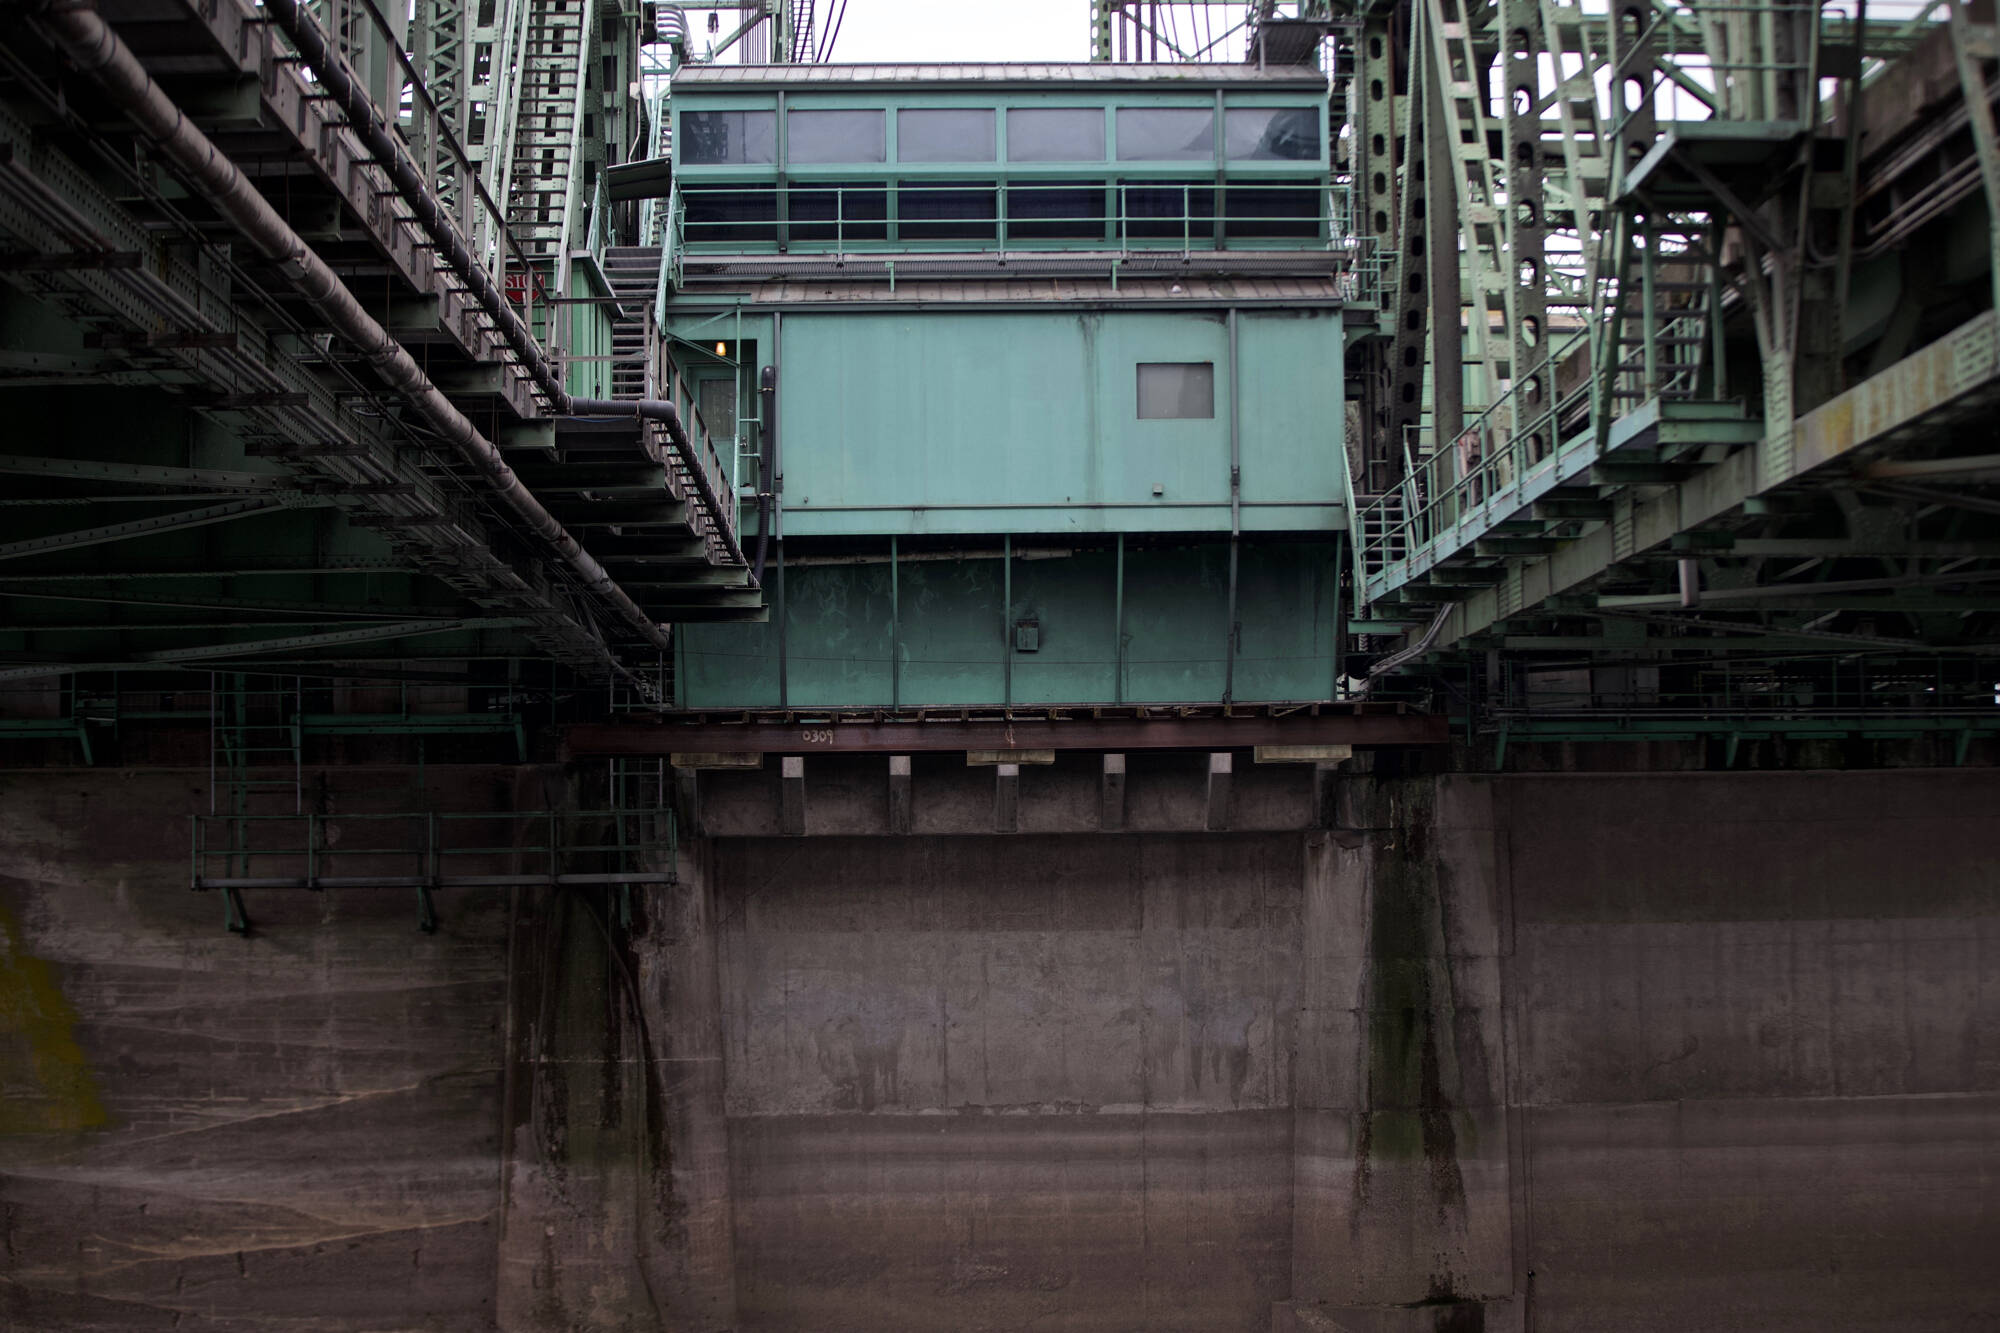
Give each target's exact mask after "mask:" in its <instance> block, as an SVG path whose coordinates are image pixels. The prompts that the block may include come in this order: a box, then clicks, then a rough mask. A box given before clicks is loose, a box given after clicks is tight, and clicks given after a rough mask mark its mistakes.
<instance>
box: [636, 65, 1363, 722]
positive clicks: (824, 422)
mask: <svg viewBox="0 0 2000 1333" xmlns="http://www.w3.org/2000/svg"><path fill="white" fill-rule="evenodd" d="M1326 104H1327V89H1326V84H1325V76H1324V75H1322V74H1320V73H1318V72H1317V71H1313V70H1302V69H1298V68H1287V69H1283V70H1271V71H1264V70H1258V69H1256V68H1254V67H1248V66H1172V67H1118V66H1104V65H1093V66H1040V67H1019V66H1014V67H972V66H967V67H955V66H938V67H922V68H909V67H898V68H874V67H866V66H855V67H818V68H814V69H811V70H809V71H806V70H797V69H792V70H786V69H783V68H780V67H726V68H725V67H716V68H701V69H691V70H686V71H683V72H682V73H681V74H680V75H678V76H677V77H676V81H675V83H674V86H673V89H672V97H671V105H672V108H673V118H674V119H673V126H674V136H673V142H674V143H675V144H676V145H677V146H678V147H677V151H676V161H675V164H674V171H675V176H674V185H673V194H672V196H671V198H670V199H669V200H668V202H667V212H666V214H665V217H664V221H663V230H664V231H665V233H666V235H665V236H664V237H663V239H664V241H665V243H666V247H667V256H668V258H667V277H666V279H665V281H663V283H662V288H663V291H664V293H665V296H664V299H663V302H662V305H661V319H662V323H663V324H664V325H665V327H666V328H667V329H668V330H669V332H670V333H671V334H673V335H674V336H675V337H676V339H677V340H678V346H677V353H676V354H677V356H678V357H679V358H680V361H681V363H682V365H683V367H684V368H685V370H686V373H687V375H688V378H689V379H690V381H692V383H691V385H690V386H689V387H690V389H691V390H692V392H691V394H690V396H691V397H692V398H693V400H694V401H696V402H697V403H699V404H700V406H701V411H702V415H703V417H704V419H705V424H706V425H707V427H708V428H709V431H710V433H711V434H712V435H714V436H715V437H716V438H718V439H722V440H733V441H734V449H735V452H734V458H735V462H736V481H737V483H738V492H739V495H740V497H741V498H742V502H743V505H744V531H745V533H746V542H748V543H752V544H756V543H758V542H759V539H760V538H764V539H765V540H764V541H763V546H764V549H765V566H766V568H765V574H764V583H765V586H766V588H767V590H768V591H769V601H770V605H771V608H772V610H771V617H770V619H769V620H768V621H767V622H763V623H740V624H716V625H693V626H687V627H685V628H684V629H683V630H682V632H681V634H680V636H679V640H678V648H677V651H676V681H677V691H678V695H679V702H680V703H681V705H682V706H684V707H691V708H710V707H713V708H731V707H802V708H832V707H861V706H879V707H902V708H912V707H926V706H938V707H947V706H971V705H981V706H990V705H1006V704H1014V705H1022V706H1029V705H1035V706H1040V705H1058V704H1089V703H1146V702H1208V703H1213V702H1216V701H1220V700H1228V701H1234V702H1259V701H1298V700H1311V699H1324V698H1329V697H1331V696H1332V695H1333V693H1334V692H1335V682H1336V678H1337V674H1338V669H1339V659H1340V641H1341V630H1342V620H1341V605H1340V598H1341V593H1340V587H1339V585H1340V579H1339V577H1338V571H1339V570H1340V569H1341V567H1342V562H1343V560H1344V559H1345V556H1344V552H1343V539H1344V534H1345V532H1346V528H1347V508H1348V505H1347V502H1348V488H1347V481H1346V476H1345V464H1344V461H1343V460H1344V457H1345V454H1344V450H1343V438H1342V429H1343V422H1344V412H1345V400H1346V390H1345V376H1344V373H1343V365H1342V349H1343V345H1344V341H1345V337H1346V330H1347V328H1348V327H1349V325H1350V323H1351V322H1353V321H1355V320H1366V321H1368V322H1369V323H1370V324H1372V321H1373V319H1374V312H1373V310H1372V309H1367V308H1364V307H1363V306H1362V305H1361V303H1360V302H1357V301H1356V300H1355V299H1354V296H1355V288H1354V274H1353V272H1352V265H1351V258H1352V256H1351V254H1350V252H1349V250H1348V249H1347V247H1346V231H1345V219H1344V210H1343V208H1342V199H1341V198H1340V196H1339V195H1337V194H1336V193H1335V191H1334V190H1333V188H1332V187H1331V184H1330V172H1329V163H1328V152H1329V144H1328V142H1327V133H1326Z"/></svg>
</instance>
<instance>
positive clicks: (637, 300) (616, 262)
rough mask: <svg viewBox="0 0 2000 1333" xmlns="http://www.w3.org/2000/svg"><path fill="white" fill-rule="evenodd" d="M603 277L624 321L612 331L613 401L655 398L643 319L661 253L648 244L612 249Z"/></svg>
mask: <svg viewBox="0 0 2000 1333" xmlns="http://www.w3.org/2000/svg"><path fill="white" fill-rule="evenodd" d="M604 276H605V277H607V278H609V279H610V280H611V290H612V293H613V294H614V295H616V296H617V298H618V306H619V309H620V310H622V311H623V312H624V318H623V319H621V320H619V321H618V322H617V323H616V324H614V325H613V326H612V329H611V354H612V356H614V357H615V358H617V359H616V360H614V361H613V362H612V363H611V395H612V397H614V398H645V397H651V396H655V395H653V393H652V392H651V386H649V385H648V384H647V364H648V362H649V360H650V356H651V350H652V349H651V348H649V347H647V346H646V316H647V314H648V313H649V312H650V311H651V310H652V308H653V301H654V299H655V298H656V296H657V295H658V293H659V285H660V250H659V247H658V246H651V245H622V246H612V247H611V248H609V249H607V250H606V251H605V252H604Z"/></svg>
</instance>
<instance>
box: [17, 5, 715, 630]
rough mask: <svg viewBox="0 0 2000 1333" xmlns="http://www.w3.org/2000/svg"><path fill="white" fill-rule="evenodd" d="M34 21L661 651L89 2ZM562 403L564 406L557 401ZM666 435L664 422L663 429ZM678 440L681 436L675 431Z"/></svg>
mask: <svg viewBox="0 0 2000 1333" xmlns="http://www.w3.org/2000/svg"><path fill="white" fill-rule="evenodd" d="M37 20H38V22H39V24H40V26H41V28H42V30H43V31H44V32H46V33H47V34H48V35H49V37H50V38H51V39H52V40H53V41H54V42H55V44H56V45H57V47H59V48H60V49H61V50H62V52H63V53H64V54H65V55H67V56H68V57H69V58H70V60H71V61H72V62H73V63H74V64H75V65H76V66H77V68H78V69H80V70H81V71H82V72H83V73H85V74H86V75H88V76H89V77H90V78H91V79H92V80H93V81H94V82H95V83H96V84H97V85H98V86H99V87H100V88H101V89H103V91H104V92H105V94H106V95H107V96H108V97H109V98H110V99H111V100H112V101H113V102H114V103H116V104H117V105H118V106H119V107H120V108H121V109H122V110H123V111H124V112H125V113H126V114H127V115H129V116H130V117H131V118H132V121H133V123H134V124H135V125H137V126H138V128H139V129H140V130H141V131H142V132H143V133H144V134H145V135H146V136H147V137H148V138H150V139H151V140H153V142H154V143H155V145H156V146H157V147H158V148H159V150H160V151H161V152H162V153H163V154H164V155H165V156H166V157H167V159H168V160H169V161H171V162H173V163H174V165H175V166H177V167H178V168H180V170H181V171H182V172H183V173H184V174H185V175H186V177H187V179H188V181H189V183H190V184H192V185H194V186H195V187H196V188H197V189H198V190H200V191H201V193H202V194H203V195H204V196H205V197H206V198H207V199H208V200H209V202H210V203H211V204H213V205H214V206H215V208H216V209H217V210H218V211H220V212H221V213H222V214H223V216H224V217H226V218H228V219H229V220H230V221H231V222H232V223H234V224H235V226H236V227H237V229H238V230H239V231H241V232H242V234H243V236H244V237H245V238H246V239H247V240H248V241H249V242H250V243H251V244H252V245H253V246H255V247H256V249H257V250H258V252H259V253H261V254H262V255H263V256H264V257H265V258H266V259H268V260H270V261H271V262H272V263H274V264H276V265H278V267H279V269H280V271H281V272H283V273H284V274H285V275H286V276H287V277H288V278H289V279H290V280H291V281H292V283H293V285H294V286H295V287H296V289H297V290H298V291H299V293H300V294H301V295H302V296H304V297H305V298H306V300H307V301H308V302H309V303H310V304H311V305H312V307H313V309H314V310H315V311H316V312H317V313H318V314H319V316H320V317H321V318H322V319H324V320H326V322H327V323H328V325H329V326H331V327H332V328H333V330H334V331H335V332H336V333H338V334H339V335H340V337H341V338H342V339H344V340H345V341H347V342H348V343H350V344H351V345H352V346H353V347H354V348H355V350H357V351H358V352H359V353H360V354H361V356H362V359H363V360H365V361H366V362H367V363H368V365H369V366H370V367H371V368H372V369H373V370H374V371H375V373H376V374H377V375H379V376H380V377H381V379H382V381H383V382H384V383H385V384H387V385H389V386H390V387H391V388H392V389H394V390H395V391H396V392H397V393H399V394H400V395H402V397H403V398H404V399H405V400H406V401H407V402H408V403H410V405H411V406H412V407H414V408H415V409H416V410H417V411H418V412H419V413H420V414H421V415H422V416H423V418H424V420H425V421H426V422H428V423H429V424H430V426H431V428H432V429H433V430H435V431H436V432H437V433H438V435H439V436H440V437H442V439H443V440H444V441H445V443H446V444H447V445H448V446H449V447H450V448H451V450H452V451H453V452H454V453H456V454H457V455H458V456H459V457H460V458H461V459H462V460H464V461H465V462H466V463H467V464H469V465H470V466H471V467H472V468H473V469H474V470H475V471H477V472H478V473H479V475H480V476H481V477H482V478H483V479H484V481H485V482H486V485H487V486H488V488H489V489H490V490H491V491H492V493H493V494H494V496H495V497H496V498H497V499H498V500H499V501H500V502H501V503H502V504H504V505H505V506H506V507H507V508H508V509H509V510H510V511H512V513H513V515H514V516H515V517H516V518H518V519H519V520H520V522H521V524H522V526H523V527H524V528H525V529H526V531H527V533H528V534H529V535H530V536H531V537H533V538H535V539H536V540H538V541H540V542H541V543H543V544H544V545H545V546H547V547H548V548H549V549H550V550H551V551H552V552H554V554H555V555H556V556H557V557H558V558H559V559H560V560H561V561H562V563H563V564H565V565H567V566H568V567H569V568H570V569H571V570H572V571H573V572H574V573H575V574H576V576H577V577H578V578H579V579H580V580H581V581H582V582H583V583H584V585H585V586H586V587H588V588H589V589H590V590H591V591H592V592H593V593H595V594H597V595H598V596H599V597H601V598H603V599H604V600H605V601H606V602H608V603H610V605H611V606H612V607H613V608H614V609H615V610H616V611H617V612H618V614H619V615H620V616H621V617H622V618H623V619H624V620H625V621H626V622H627V623H628V624H629V625H631V627H632V628H633V629H635V630H636V631H638V633H639V635H640V637H641V638H643V639H644V640H645V641H646V642H647V643H649V644H651V645H652V646H653V647H656V648H665V647H667V646H668V642H669V640H668V637H667V632H666V630H665V628H664V627H662V626H661V625H659V624H658V623H657V622H655V621H654V620H653V619H652V618H651V617H649V616H648V615H647V614H646V613H645V612H644V611H643V610H641V609H640V607H639V606H638V604H637V603H635V602H634V601H633V600H632V599H631V597H630V596H628V595H627V594H626V592H625V590H624V589H623V588H620V587H619V586H618V584H617V583H616V582H615V581H614V580H613V579H612V578H611V576H610V575H609V574H607V573H606V572H605V570H604V567H603V566H602V565H600V564H598V563H597V561H596V560H595V559H593V558H592V557H591V555H590V553H589V552H587V551H585V550H584V549H583V547H582V546H581V545H580V544H579V543H578V542H577V540H576V538H574V537H572V536H571V535H570V533H569V531H568V529H566V528H564V527H563V525H562V524H561V523H560V522H558V521H557V520H556V519H555V517H554V516H553V515H551V514H550V513H549V512H548V510H546V509H544V508H543V507H542V505H541V502H540V501H538V500H537V499H535V497H534V494H533V493H532V492H530V491H529V490H528V488H527V487H526V486H525V485H523V484H522V483H521V479H520V478H519V477H517V476H515V475H514V472H513V470H512V469H511V468H509V467H508V466H507V464H506V462H505V460H503V459H502V458H501V456H500V451H499V450H498V449H497V448H495V447H494V445H493V443H492V441H490V440H488V439H487V438H486V437H485V436H483V435H481V434H480V433H479V431H478V429H477V428H476V427H474V426H473V424H472V423H471V422H470V421H469V420H467V419H466V417H465V416H464V415H463V414H462V413H460V412H459V410H458V409H457V408H455V407H453V406H452V404H451V401H450V400H449V399H447V398H446V397H445V396H444V394H443V393H441V392H440V391H439V390H438V387H437V386H436V385H435V384H433V383H431V381H430V379H429V378H428V377H427V376H425V374H424V373H423V371H422V369H421V368H419V367H418V365H417V363H416V361H415V360H414V359H412V358H411V356H410V354H409V353H408V352H407V351H405V350H404V349H403V346H402V344H401V343H399V342H397V341H396V340H395V339H394V338H392V337H390V336H389V333H388V331H387V330H386V329H384V328H383V327H382V326H381V325H380V324H378V323H377V322H376V321H375V320H374V318H373V317H371V316H370V315H369V314H368V312H367V311H366V310H364V309H362V307H361V303H360V302H359V301H357V300H355V298H354V295H353V293H351V292H350V291H348V289H347V286H346V284H345V283H343V282H341V280H340V278H339V276H338V275H337V274H335V273H334V271H333V270H332V269H331V268H329V267H328V266H327V265H326V262H325V261H324V260H322V259H321V258H320V257H319V256H318V255H317V254H316V253H314V251H313V250H312V248H311V247H310V246H308V245H307V244H306V243H305V241H304V240H303V239H302V238H301V237H300V236H299V235H298V233H297V232H294V231H293V230H292V229H291V227H290V226H289V225H288V224H287V223H286V222H285V220H284V219H283V218H282V217H280V216H278V213H277V210H275V209H274V208H272V207H271V205H270V204H269V203H267V202H266V201H265V199H264V196H263V195H261V194H259V193H258V192H257V189H256V187H255V186H253V185H252V184H251V183H250V181H249V179H248V178H247V177H245V176H244V175H243V173H242V172H240V171H238V170H237V169H236V166H235V164H234V163H232V162H231V161H230V160H229V159H228V158H227V157H226V156H224V155H223V153H222V151H221V150H220V149H219V148H217V147H216V146H215V144H214V143H213V142H212V141H211V140H210V139H209V138H208V137H207V136H206V135H204V134H203V133H202V132H201V131H200V130H199V129H197V128H195V126H194V125H193V124H192V123H191V122H190V121H189V120H188V119H187V117H186V116H184V115H183V114H182V113H181V110H180V108H179V107H178V106H176V105H175V104H174V102H173V100H172V99H171V98H169V97H168V96H167V95H166V94H165V93H164V92H162V91H161V89H160V87H159V85H158V84H156V83H154V82H153V79H152V76H151V75H149V74H148V73H147V72H146V69H145V66H143V65H142V64H140V63H139V60H138V58H137V57H136V56H134V55H133V54H132V51H131V48H129V47H128V46H126V45H125V43H124V41H123V40H121V39H120V38H119V36H118V34H117V33H115V32H113V31H112V29H111V26H110V25H109V24H108V23H106V22H105V21H104V19H103V17H102V16H101V15H100V14H98V12H97V10H96V9H95V8H94V7H93V5H92V4H91V3H90V2H89V0H53V2H52V3H47V4H44V5H43V6H42V7H41V8H40V9H39V11H38V12H37ZM531 341H532V340H531ZM564 400H565V402H567V395H564ZM662 406H669V407H670V406H671V405H662ZM619 410H620V411H621V412H626V413H631V412H635V411H637V410H638V409H637V406H636V405H635V404H630V403H627V404H622V405H620V407H619ZM678 415H679V414H678V413H676V414H675V424H678ZM673 429H674V427H673V426H672V425H670V426H669V431H670V432H671V431H672V430H673ZM680 438H681V439H685V432H683V433H682V434H681V437H680ZM678 442H679V441H678V440H677V441H676V443H678ZM695 470H696V471H697V472H699V470H700V469H699V468H696V469H695Z"/></svg>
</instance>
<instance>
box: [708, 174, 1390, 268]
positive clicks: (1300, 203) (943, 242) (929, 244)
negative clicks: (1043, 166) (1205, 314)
mask: <svg viewBox="0 0 2000 1333" xmlns="http://www.w3.org/2000/svg"><path fill="white" fill-rule="evenodd" d="M678 193H679V200H680V202H679V204H678V205H677V206H676V207H675V208H674V209H673V225H674V226H676V227H677V228H678V229H679V235H678V236H676V237H675V238H674V239H673V241H672V242H669V243H670V244H676V245H677V246H678V247H679V248H680V249H681V250H683V251H690V252H695V253H701V252H716V253H745V252H750V253H755V252H761V251H766V250H771V249H775V248H777V247H779V246H783V247H785V248H787V249H790V250H794V251H831V252H834V253H846V252H850V251H866V250H888V249H954V250H967V249H970V250H991V249H1001V250H1006V249H1022V248H1027V249H1093V250H1104V249H1115V250H1120V251H1132V250H1162V249H1165V250H1181V251H1186V252H1192V251H1198V250H1225V249H1230V250H1235V249H1243V250H1252V249H1292V250H1312V249H1324V250H1348V249H1351V248H1352V245H1351V242H1352V238H1351V237H1350V236H1347V235H1345V234H1343V233H1342V232H1341V231H1337V230H1336V228H1335V227H1334V226H1333V225H1332V223H1333V218H1332V211H1333V205H1332V199H1331V196H1330V194H1329V192H1328V189H1327V187H1326V186H1325V184H1324V183H1323V182H1322V183H1317V184H1316V183H1312V182H1275V181H1226V182H1223V183H1222V184H1220V185H1217V184H1216V183H1214V182H1212V181H1210V182H1203V183H1199V184H1196V183H1186V182H1166V181H1159V182H1153V181H1119V182H1106V181H1101V180H1096V181H1064V182H1050V181H1037V182H1020V181H1007V180H995V181H978V182H927V183H921V184H919V183H912V182H908V181H880V182H870V183H856V184H818V183H811V182H796V181H795V182H789V183H786V184H783V185H780V184H777V183H775V182H745V183H743V184H736V183H734V182H699V183H685V182H684V183H682V184H681V185H680V186H679V187H678Z"/></svg>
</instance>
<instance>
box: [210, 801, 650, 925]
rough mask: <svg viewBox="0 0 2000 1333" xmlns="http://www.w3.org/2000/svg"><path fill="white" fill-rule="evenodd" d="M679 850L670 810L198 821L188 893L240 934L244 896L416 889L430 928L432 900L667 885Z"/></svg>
mask: <svg viewBox="0 0 2000 1333" xmlns="http://www.w3.org/2000/svg"><path fill="white" fill-rule="evenodd" d="M675 850H676V831H675V826H674V816H673V812H672V811H671V810H670V809H666V808H664V807H655V808H646V809H613V810H529V811H521V810H509V811H494V812H485V811H482V812H476V813H465V812H436V811H427V812H421V813H410V812H399V813H389V814H315V813H305V814H296V815H195V816H193V817H192V820H191V837H190V843H189V871H188V884H189V887H190V888H193V889H196V890H204V891H209V890H214V891H220V892H221V893H222V894H223V898H224V921H225V924H226V925H227V926H228V927H229V929H231V930H234V931H238V932H242V931H245V930H247V929H248V927H249V919H248V915H247V912H246V911H245V908H244V903H243V899H242V896H241V895H242V892H243V891H244V890H246V889H311V890H315V891H324V890H328V889H349V888H407V889H415V890H417V894H418V900H417V902H418V925H419V926H420V927H421V928H423V929H425V930H430V929H433V928H434V927H435V926H436V924H437V916H436V909H435V905H434V904H433V903H432V901H431V898H430V894H431V893H432V892H433V891H434V890H438V889H459V888H512V887H527V886H551V887H564V886H577V885H592V884H597V885H632V884H657V883H672V882H673V881H674V879H675V871H674V854H675Z"/></svg>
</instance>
